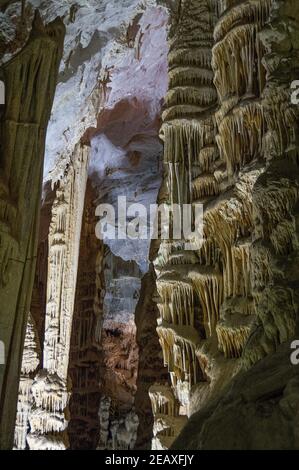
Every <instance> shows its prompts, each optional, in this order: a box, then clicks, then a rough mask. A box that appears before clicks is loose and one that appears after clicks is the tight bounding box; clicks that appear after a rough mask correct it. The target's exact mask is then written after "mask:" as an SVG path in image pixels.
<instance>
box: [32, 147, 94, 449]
mask: <svg viewBox="0 0 299 470" xmlns="http://www.w3.org/2000/svg"><path fill="white" fill-rule="evenodd" d="M89 151H90V148H89V147H86V146H82V145H81V144H80V143H79V144H78V145H77V146H76V148H75V150H74V153H73V156H72V160H71V162H70V164H69V166H68V168H67V170H66V173H65V175H64V178H63V180H61V181H59V182H58V183H57V187H56V198H55V200H54V203H53V206H52V220H51V224H50V232H49V255H48V280H47V305H46V321H45V336H44V346H43V369H42V370H41V371H39V373H38V374H37V376H36V378H35V381H34V383H33V386H32V394H33V401H34V404H35V406H34V410H33V411H32V413H31V414H30V417H29V423H30V434H29V435H28V438H27V440H28V443H29V447H30V449H32V450H36V449H46V450H51V449H66V448H68V445H69V443H68V438H67V435H66V432H65V430H66V428H67V424H68V421H69V412H68V401H69V396H70V392H71V385H70V381H69V378H68V367H69V355H70V342H71V332H72V321H73V313H74V302H75V293H76V282H77V272H78V259H79V250H80V236H81V226H82V216H83V208H84V198H85V191H86V183H87V172H88V162H89Z"/></svg>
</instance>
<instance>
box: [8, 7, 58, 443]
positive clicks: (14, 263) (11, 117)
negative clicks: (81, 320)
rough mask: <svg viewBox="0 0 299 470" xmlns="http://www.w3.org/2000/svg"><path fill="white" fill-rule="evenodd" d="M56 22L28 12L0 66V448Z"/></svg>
mask: <svg viewBox="0 0 299 470" xmlns="http://www.w3.org/2000/svg"><path fill="white" fill-rule="evenodd" d="M63 39H64V25H63V24H62V22H61V21H60V20H57V21H55V22H53V23H51V24H48V25H47V26H44V25H43V23H42V22H41V20H40V17H39V15H38V14H36V16H35V19H34V23H33V26H32V32H31V35H30V38H29V40H28V42H27V44H26V46H25V48H24V49H22V50H21V51H20V52H19V53H18V54H17V55H15V56H14V57H13V58H12V59H11V60H9V61H8V62H7V63H5V65H4V66H3V68H2V74H3V78H4V83H5V84H6V97H5V99H6V104H5V111H4V115H3V116H2V117H1V173H0V205H1V215H0V219H1V224H0V238H1V253H0V305H1V307H0V331H1V341H3V343H4V344H5V346H6V361H5V366H4V367H1V371H0V392H1V399H0V447H1V448H10V447H11V446H12V442H13V433H14V425H13V422H14V418H15V413H16V403H17V393H18V379H19V373H20V370H21V361H22V350H23V342H24V336H25V330H26V322H27V316H28V312H29V309H30V302H31V292H32V287H33V279H34V270H35V260H36V258H35V257H36V242H37V228H38V219H39V208H40V196H41V189H42V188H41V185H42V168H43V157H44V146H45V138H46V129H47V124H48V120H49V117H50V112H51V107H52V102H53V98H54V92H55V87H56V83H57V72H58V67H59V62H60V59H61V54H62V46H63Z"/></svg>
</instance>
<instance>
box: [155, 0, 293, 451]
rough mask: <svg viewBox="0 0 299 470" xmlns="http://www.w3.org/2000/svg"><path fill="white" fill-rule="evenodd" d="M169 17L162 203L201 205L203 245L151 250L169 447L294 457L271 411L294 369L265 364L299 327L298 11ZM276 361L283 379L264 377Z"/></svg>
mask: <svg viewBox="0 0 299 470" xmlns="http://www.w3.org/2000/svg"><path fill="white" fill-rule="evenodd" d="M179 5H180V8H179V9H178V10H177V11H173V13H172V16H173V20H172V21H173V25H172V34H171V35H170V53H169V79H170V90H169V92H168V95H167V105H168V107H167V110H166V111H165V112H164V115H163V119H164V124H163V126H162V137H163V139H164V142H165V148H164V161H165V165H166V174H165V178H166V183H167V187H168V192H166V194H167V195H166V200H168V201H169V202H170V203H172V202H177V203H179V204H183V203H187V202H192V203H193V204H196V203H198V202H201V203H202V204H203V207H204V227H203V232H204V237H203V240H202V244H201V247H200V248H199V250H197V251H196V250H193V252H190V251H186V249H184V246H185V245H184V243H183V242H184V240H182V241H181V242H179V243H178V242H177V241H173V242H172V243H169V242H167V243H162V245H161V247H160V252H159V255H158V257H157V258H156V260H155V262H154V265H155V268H156V272H157V290H158V307H159V310H160V314H161V319H160V321H159V324H158V328H157V331H158V334H159V337H160V343H161V346H162V349H163V352H164V361H165V363H166V364H167V365H168V368H169V372H170V375H171V378H172V387H173V391H174V394H175V398H176V399H178V400H179V402H180V404H181V405H182V406H183V407H184V409H183V410H180V414H183V413H186V414H187V415H188V416H189V417H190V416H191V418H190V423H188V424H187V426H186V428H185V430H184V431H183V432H182V434H181V436H180V437H178V438H177V440H176V441H175V443H174V445H173V446H174V447H173V448H175V449H186V448H189V449H192V448H193V449H194V448H200V449H208V448H226V449H229V448H239V449H251V448H271V447H272V448H288V447H291V448H297V447H298V442H297V441H296V431H295V428H296V426H295V424H294V421H292V423H291V424H290V423H289V421H288V420H289V418H288V417H287V416H286V415H285V414H284V412H280V408H279V407H280V405H279V403H280V400H281V401H282V402H283V403H284V397H285V396H288V394H289V390H294V387H295V388H296V383H297V382H296V374H297V373H298V371H297V370H296V367H294V366H292V365H291V364H290V349H289V355H288V347H289V348H290V346H288V347H287V346H286V345H285V346H284V354H281V355H280V356H279V355H275V352H276V350H277V349H279V345H280V344H282V343H285V342H286V341H288V340H290V339H291V338H294V336H295V332H296V325H297V328H298V302H297V281H296V279H297V277H296V274H295V272H296V269H294V268H293V266H294V264H293V263H296V259H297V254H296V253H297V227H296V210H297V209H296V208H297V187H298V181H299V180H298V167H297V163H296V159H297V153H298V148H297V146H298V143H297V139H296V137H295V135H296V133H297V129H298V112H297V111H298V109H296V107H295V106H294V105H293V104H292V103H291V96H290V91H291V82H292V80H295V78H296V72H297V71H298V65H297V63H298V45H297V42H296V40H295V36H296V34H297V33H298V26H299V16H298V8H297V6H295V2H291V1H286V2H283V1H278V2H277V1H271V0H269V1H268V0H262V1H260V2H256V1H255V0H252V1H251V0H249V1H242V2H234V1H221V2H213V1H208V0H202V1H200V0H198V1H183V2H180V3H179ZM215 7H216V8H215ZM291 11H292V14H291V13H290V12H291ZM201 41H202V42H201ZM213 84H214V86H213ZM191 87H193V88H195V89H193V88H192V90H191ZM207 87H209V88H208V90H207ZM214 87H215V88H214ZM187 89H188V92H187V91H186V90H187ZM215 91H216V92H217V94H216V95H215V93H214V92H215ZM265 356H269V357H267V359H263V358H264V357H265ZM258 361H261V362H260V363H259V364H258V365H257V366H256V367H255V368H253V369H252V370H249V371H248V372H244V369H245V370H246V369H250V367H252V366H253V364H255V363H256V362H258ZM276 361H277V368H279V367H281V370H283V368H284V367H285V374H286V379H285V380H280V376H279V373H277V375H274V376H273V377H272V378H271V373H272V372H273V370H274V368H275V365H274V364H276ZM280 361H281V362H280ZM283 361H285V362H283ZM267 365H269V367H270V369H269V370H268V371H267V373H266V374H265V370H266V367H267ZM281 373H282V374H283V372H281ZM235 374H237V378H236V379H235V380H233V382H231V380H232V379H233V377H234V375H235ZM263 374H264V375H266V377H265V385H264V384H263V378H264V375H263ZM288 374H289V375H288ZM267 377H268V378H267ZM292 377H293V378H292ZM230 382H231V383H232V385H228V383H230ZM251 383H253V384H256V387H257V390H256V393H254V392H253V388H252V393H251V392H250V390H251V389H250V388H249V387H250V385H249V384H251ZM266 384H267V385H266ZM225 387H226V388H225ZM224 388H225V390H226V392H224V391H223V390H224ZM248 389H249V391H248ZM268 389H269V390H268ZM268 392H269V396H268ZM222 394H224V395H222ZM264 394H265V396H264ZM240 395H241V397H244V398H241V399H240V398H239V397H240ZM247 395H248V397H247ZM249 395H250V397H249ZM222 396H223V398H219V397H222ZM215 397H218V398H217V399H216V398H215ZM292 397H293V395H292ZM286 400H287V401H288V398H286ZM290 400H291V402H292V405H290V406H291V407H293V409H296V406H297V404H296V400H295V401H293V398H291V399H290ZM261 401H262V402H263V403H261V404H260V405H259V403H260V402H261ZM198 410H201V411H198ZM220 410H221V411H220ZM154 412H155V416H156V421H157V423H156V426H158V423H159V412H157V411H154ZM196 412H197V413H196ZM156 413H158V414H157V415H156ZM194 413H196V414H195V415H194V417H193V416H192V415H193V414H194ZM295 415H296V413H295ZM294 419H295V418H294ZM220 420H221V422H222V423H223V425H219V423H220ZM245 421H246V423H248V424H245ZM278 423H279V424H278ZM274 428H275V430H278V429H281V430H282V432H281V433H279V432H277V433H276V431H273V434H272V430H273V429H274ZM258 429H259V431H257V430H258ZM261 429H262V431H261ZM240 430H243V431H244V433H243V431H242V432H240ZM238 433H240V434H239V435H238ZM212 434H213V436H212ZM262 434H263V436H264V437H263V436H262ZM272 435H273V440H272V442H271V436H272ZM191 436H193V437H191ZM154 445H155V444H154Z"/></svg>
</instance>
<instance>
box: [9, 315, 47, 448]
mask: <svg viewBox="0 0 299 470" xmlns="http://www.w3.org/2000/svg"><path fill="white" fill-rule="evenodd" d="M40 353H41V351H40V344H39V340H38V336H37V331H36V326H35V322H34V320H33V318H32V316H31V314H30V313H29V317H28V323H27V329H26V336H25V344H24V352H23V359H22V368H21V378H20V384H19V399H18V408H17V417H16V427H15V445H14V447H15V449H18V450H25V449H26V448H27V441H26V438H27V432H28V426H29V421H28V420H29V416H30V412H31V408H32V404H33V396H32V384H33V378H34V374H35V372H36V369H37V368H38V366H39V363H40Z"/></svg>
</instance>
